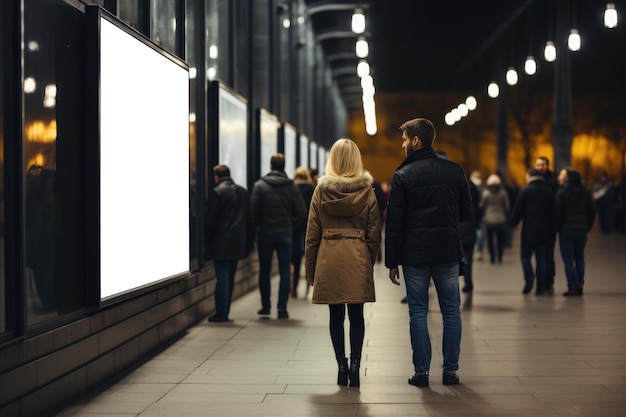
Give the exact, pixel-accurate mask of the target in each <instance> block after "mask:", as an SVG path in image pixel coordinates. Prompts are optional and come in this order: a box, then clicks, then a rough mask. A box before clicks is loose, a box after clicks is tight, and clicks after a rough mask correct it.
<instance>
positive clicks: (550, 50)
mask: <svg viewBox="0 0 626 417" xmlns="http://www.w3.org/2000/svg"><path fill="white" fill-rule="evenodd" d="M543 56H544V58H545V59H546V61H548V62H554V61H556V46H555V45H554V42H552V41H548V42H546V47H545V49H544V50H543Z"/></svg>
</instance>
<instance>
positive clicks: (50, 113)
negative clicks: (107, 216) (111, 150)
mask: <svg viewBox="0 0 626 417" xmlns="http://www.w3.org/2000/svg"><path fill="white" fill-rule="evenodd" d="M82 25H83V19H82V14H81V13H80V12H79V11H78V10H76V9H74V8H73V7H69V6H67V5H66V4H64V2H62V1H60V0H59V1H51V0H31V1H28V2H25V4H24V45H25V49H24V169H25V179H24V192H25V196H24V201H25V203H24V204H25V206H24V213H25V214H24V215H25V218H24V221H25V236H24V240H25V263H26V265H25V268H24V271H25V277H24V279H25V288H26V311H27V323H28V325H33V324H37V323H40V322H43V321H46V320H49V319H52V318H54V317H56V316H58V315H60V314H64V313H69V312H72V311H75V310H76V309H77V308H79V307H81V306H82V305H83V304H84V295H83V294H84V293H85V287H84V283H85V271H84V246H85V245H84V240H83V239H84V238H83V236H84V194H83V193H84V189H85V185H84V184H83V183H82V182H81V181H82V179H83V178H84V161H83V159H84V150H83V148H82V146H83V143H84V135H85V128H84V119H85V112H84V64H83V62H84V59H83V56H84V52H83V51H84V45H83V43H82V40H83V39H84V31H83V26H82Z"/></svg>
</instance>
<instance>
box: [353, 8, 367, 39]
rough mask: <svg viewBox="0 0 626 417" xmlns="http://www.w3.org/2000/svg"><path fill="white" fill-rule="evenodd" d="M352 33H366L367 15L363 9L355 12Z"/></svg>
mask: <svg viewBox="0 0 626 417" xmlns="http://www.w3.org/2000/svg"><path fill="white" fill-rule="evenodd" d="M352 32H354V33H363V32H365V15H364V14H363V9H355V10H354V14H353V15H352Z"/></svg>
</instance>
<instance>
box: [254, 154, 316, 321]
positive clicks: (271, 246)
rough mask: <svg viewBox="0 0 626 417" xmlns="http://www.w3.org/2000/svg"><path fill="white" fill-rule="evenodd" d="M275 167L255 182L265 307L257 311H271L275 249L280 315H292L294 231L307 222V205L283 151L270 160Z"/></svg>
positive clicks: (255, 223) (261, 291)
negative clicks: (290, 294) (286, 169)
mask: <svg viewBox="0 0 626 417" xmlns="http://www.w3.org/2000/svg"><path fill="white" fill-rule="evenodd" d="M270 168H271V171H270V172H269V173H268V174H266V175H264V176H263V177H262V178H261V179H260V180H258V181H257V182H255V183H254V187H253V188H252V195H251V197H250V227H251V229H252V233H251V234H252V235H253V236H258V239H257V250H258V253H259V292H260V294H261V309H260V310H259V311H258V312H257V314H259V315H262V316H267V315H269V314H270V312H271V306H272V303H271V290H272V288H271V282H270V278H271V272H272V257H273V254H274V251H276V256H277V258H278V273H279V275H280V281H279V284H278V303H277V305H276V307H277V309H278V315H277V317H278V318H279V319H288V318H289V313H288V312H287V302H288V301H289V293H290V290H291V260H292V257H293V248H292V246H293V231H294V230H295V229H298V228H301V227H302V225H303V224H304V223H305V222H306V208H305V207H304V202H303V201H302V195H301V194H300V192H299V191H298V189H297V188H296V185H295V184H294V182H293V180H291V179H290V178H289V177H287V174H286V173H285V155H283V154H281V153H279V154H275V155H273V156H272V158H271V160H270Z"/></svg>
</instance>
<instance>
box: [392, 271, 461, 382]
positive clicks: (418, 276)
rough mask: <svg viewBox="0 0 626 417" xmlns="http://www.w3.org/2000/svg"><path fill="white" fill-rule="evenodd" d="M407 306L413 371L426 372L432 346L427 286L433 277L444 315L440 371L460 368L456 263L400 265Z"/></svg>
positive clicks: (452, 370)
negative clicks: (429, 329) (429, 330)
mask: <svg viewBox="0 0 626 417" xmlns="http://www.w3.org/2000/svg"><path fill="white" fill-rule="evenodd" d="M402 271H403V273H404V282H405V284H406V294H407V303H408V305H409V318H410V326H409V327H410V333H411V346H412V347H413V366H414V368H415V373H416V374H424V373H428V372H429V370H430V361H431V358H432V347H431V344H430V335H429V333H428V324H427V315H428V286H429V284H430V278H431V277H432V279H433V282H434V283H435V288H436V289H437V297H438V298H439V308H440V309H441V314H442V315H443V370H444V372H455V371H456V370H457V369H459V354H460V351H461V331H462V326H461V310H460V304H461V297H460V294H459V263H458V262H453V263H445V264H432V265H427V264H422V265H403V266H402Z"/></svg>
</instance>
